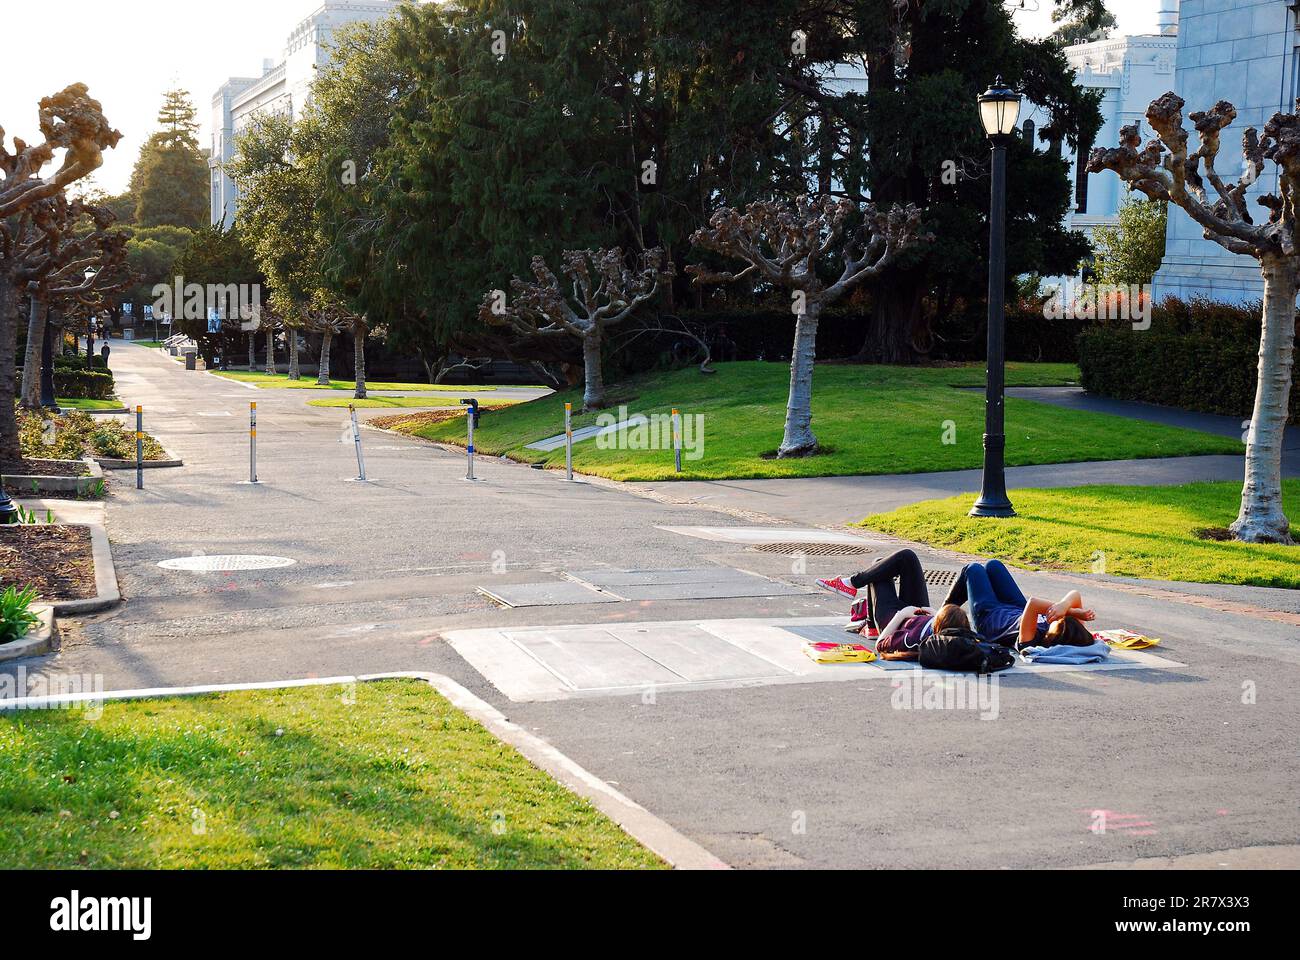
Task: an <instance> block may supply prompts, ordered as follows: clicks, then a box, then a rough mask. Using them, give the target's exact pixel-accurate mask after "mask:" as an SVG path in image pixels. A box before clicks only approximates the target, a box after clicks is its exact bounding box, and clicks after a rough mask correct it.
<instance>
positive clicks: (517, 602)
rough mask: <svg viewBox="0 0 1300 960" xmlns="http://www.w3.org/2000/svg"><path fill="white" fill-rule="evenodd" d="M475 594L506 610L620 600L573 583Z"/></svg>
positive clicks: (507, 587) (502, 587)
mask: <svg viewBox="0 0 1300 960" xmlns="http://www.w3.org/2000/svg"><path fill="white" fill-rule="evenodd" d="M478 591H479V593H481V594H483V595H484V596H486V597H488V598H490V599H492V600H496V601H497V602H498V603H503V604H505V605H506V606H507V607H561V606H569V605H576V604H582V603H618V602H619V601H620V600H622V599H623V598H622V597H620V596H615V595H612V594H609V593H601V592H600V591H599V590H597V589H595V588H594V587H589V586H586V585H585V584H581V583H575V582H574V581H572V580H557V581H555V582H553V583H515V584H508V585H500V586H493V587H491V588H488V587H479V588H478Z"/></svg>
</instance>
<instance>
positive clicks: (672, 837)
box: [0, 671, 730, 870]
mask: <svg viewBox="0 0 1300 960" xmlns="http://www.w3.org/2000/svg"><path fill="white" fill-rule="evenodd" d="M403 679H409V680H423V681H424V682H426V683H428V684H429V685H430V686H431V687H433V688H434V689H435V690H436V691H438V693H440V694H442V696H443V697H445V698H446V699H447V700H448V702H450V703H451V705H452V706H453V707H455V708H456V709H458V710H460V711H461V712H463V713H464V714H465V715H466V716H468V717H470V718H471V719H473V720H476V721H478V722H479V723H480V724H482V725H483V726H484V727H485V728H486V729H487V730H488V731H489V732H491V733H492V735H493V736H495V737H496V738H497V739H499V740H501V741H502V742H503V743H506V744H509V745H510V746H512V747H514V748H515V749H516V750H518V751H519V753H520V754H522V755H523V757H524V758H525V759H526V760H528V761H529V762H530V763H532V764H533V766H535V767H537V768H539V769H540V770H542V771H544V772H545V773H547V774H549V775H550V776H551V777H552V778H554V779H555V780H556V781H557V782H558V783H559V784H560V785H561V786H564V787H567V788H568V789H569V790H570V791H572V792H573V793H576V794H577V795H578V796H580V797H582V798H583V799H585V800H588V801H590V802H591V804H592V805H593V806H595V807H596V808H597V809H598V810H600V812H601V813H603V814H605V816H607V817H609V818H610V819H611V820H613V821H614V822H615V823H617V824H618V825H619V827H621V828H622V829H623V831H624V832H626V833H627V834H628V835H629V836H631V837H632V838H633V839H635V840H637V841H639V842H640V843H641V844H643V845H644V846H645V847H647V848H649V849H650V850H651V851H652V852H654V853H656V854H658V855H659V856H660V857H662V858H663V859H664V860H666V861H667V862H668V863H670V864H671V865H672V866H674V867H676V868H677V869H678V870H728V869H730V867H728V866H727V864H725V863H723V862H722V861H721V860H719V859H718V858H717V857H715V856H714V855H713V854H711V853H709V851H707V850H705V849H704V848H703V847H702V846H700V845H699V844H698V843H696V842H695V841H694V840H691V839H690V838H689V837H686V836H685V835H683V834H681V833H679V832H678V831H677V830H676V829H675V828H674V827H672V826H671V825H669V824H668V823H666V822H664V821H663V820H660V819H659V818H658V817H656V816H655V815H654V814H653V813H651V812H650V811H648V810H646V809H645V808H644V807H642V806H641V805H640V804H638V803H636V802H635V801H634V800H632V799H630V798H629V797H627V796H625V795H624V794H622V793H620V792H619V791H617V790H615V789H614V788H613V787H612V786H610V785H609V784H608V783H606V782H605V781H604V780H601V779H600V778H599V777H597V776H595V775H594V774H592V773H591V772H589V771H588V770H586V769H585V768H583V767H581V766H579V765H578V764H577V763H575V762H574V761H573V760H571V759H569V757H567V756H565V755H564V754H563V753H561V752H560V751H559V750H558V749H556V748H555V747H554V746H552V745H551V744H549V743H547V742H546V741H545V740H543V739H542V738H541V737H539V736H537V735H536V734H534V733H530V732H529V731H527V730H525V729H524V728H523V727H521V726H519V725H518V724H516V723H512V722H511V721H510V720H509V719H508V718H507V717H506V716H505V714H503V713H501V711H499V710H497V709H496V708H495V707H493V706H492V705H491V704H490V703H487V702H486V701H484V700H481V699H479V698H478V697H476V696H475V695H474V694H472V693H470V691H468V690H466V689H465V688H464V687H462V686H461V685H460V684H459V683H457V682H456V681H455V680H452V679H451V678H450V677H445V676H443V675H442V674H439V673H425V672H422V671H407V672H399V673H375V674H368V675H365V676H356V677H313V678H311V679H306V680H272V681H266V682H262V683H225V684H206V685H202V686H195V687H151V688H146V689H141V690H116V691H106V692H103V693H90V694H65V695H61V696H53V697H19V698H15V699H12V700H0V711H2V710H39V709H47V708H50V707H59V706H68V705H72V704H76V703H93V704H100V703H104V702H106V701H116V700H146V699H153V698H156V697H197V696H205V695H207V694H212V693H230V692H234V691H239V690H279V689H293V688H297V687H322V686H341V685H345V684H350V683H369V682H373V681H377V680H403Z"/></svg>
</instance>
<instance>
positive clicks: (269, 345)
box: [266, 325, 275, 376]
mask: <svg viewBox="0 0 1300 960" xmlns="http://www.w3.org/2000/svg"><path fill="white" fill-rule="evenodd" d="M266 372H267V373H269V374H270V375H271V376H275V327H272V326H270V325H268V326H267V328H266Z"/></svg>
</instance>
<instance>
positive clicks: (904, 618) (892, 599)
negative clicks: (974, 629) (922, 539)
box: [817, 550, 970, 649]
mask: <svg viewBox="0 0 1300 960" xmlns="http://www.w3.org/2000/svg"><path fill="white" fill-rule="evenodd" d="M895 580H897V581H898V584H897V586H895V584H894V581H895ZM817 585H818V586H819V587H822V588H823V589H826V590H830V591H831V592H833V593H838V594H840V595H841V596H845V597H849V598H851V599H855V600H857V598H858V596H859V594H860V591H862V590H863V589H864V588H865V589H866V591H867V594H866V597H865V599H862V600H858V602H857V603H855V604H854V613H853V619H854V620H855V621H861V620H865V621H866V624H867V626H866V629H865V630H864V635H865V636H867V637H878V638H879V639H880V640H881V641H883V640H885V639H887V638H888V637H890V636H892V635H893V634H894V633H896V632H898V631H900V630H901V631H903V632H904V633H905V637H904V640H903V642H904V643H905V646H906V647H907V648H908V649H912V648H915V647H917V646H919V645H920V643H921V641H922V640H924V639H925V638H926V637H928V636H930V635H931V634H932V633H934V632H936V631H938V630H943V629H944V628H945V627H966V628H968V629H969V628H970V620H969V619H968V618H967V616H966V612H965V611H964V610H962V609H961V606H960V605H959V604H958V605H952V604H949V605H946V606H945V607H944V608H943V609H942V610H940V611H939V612H938V613H935V611H934V610H933V609H932V608H931V606H930V590H929V587H928V586H926V583H925V571H924V570H922V569H921V561H920V558H918V557H917V555H916V553H915V552H914V551H912V550H898V551H896V552H894V553H891V554H889V556H886V557H881V558H880V559H878V560H877V561H876V562H875V563H873V564H872V565H871V566H870V567H868V568H867V569H866V570H863V571H862V572H860V573H855V574H853V575H852V576H850V577H842V576H841V577H832V578H829V579H824V580H818V581H817Z"/></svg>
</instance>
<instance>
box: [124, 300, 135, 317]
mask: <svg viewBox="0 0 1300 960" xmlns="http://www.w3.org/2000/svg"><path fill="white" fill-rule="evenodd" d="M133 306H135V304H132V303H124V304H122V312H123V313H124V314H126V315H127V316H128V317H129V316H131V308H132V307H133Z"/></svg>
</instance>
